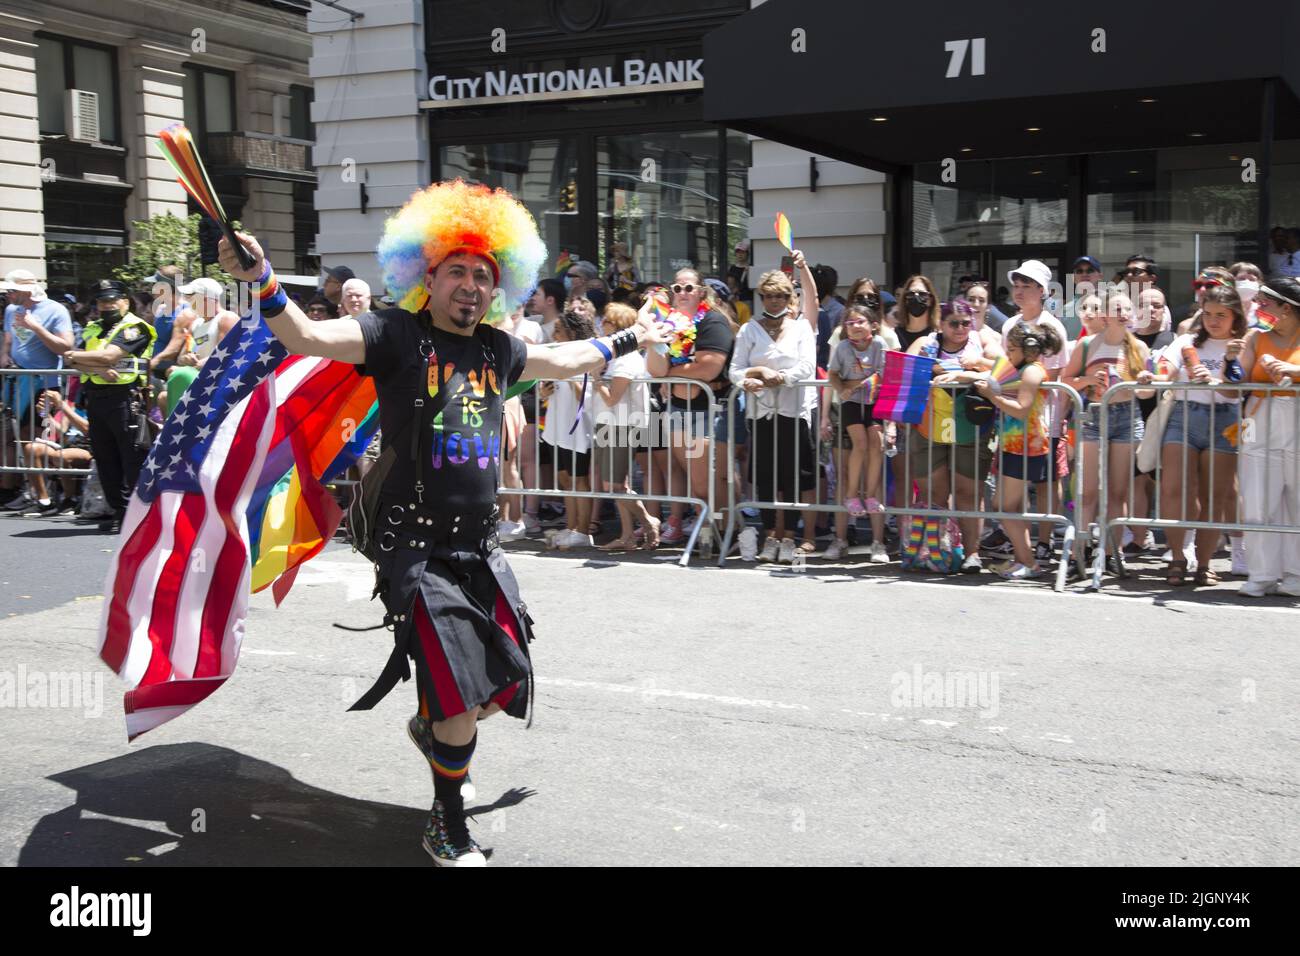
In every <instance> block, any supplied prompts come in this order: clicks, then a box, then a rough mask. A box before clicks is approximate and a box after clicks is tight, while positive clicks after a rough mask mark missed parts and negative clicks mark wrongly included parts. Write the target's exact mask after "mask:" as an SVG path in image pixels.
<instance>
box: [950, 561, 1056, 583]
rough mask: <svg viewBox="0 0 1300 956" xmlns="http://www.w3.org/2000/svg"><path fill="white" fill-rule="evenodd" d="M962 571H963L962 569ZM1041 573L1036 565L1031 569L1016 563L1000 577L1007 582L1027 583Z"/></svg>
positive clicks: (1040, 569)
mask: <svg viewBox="0 0 1300 956" xmlns="http://www.w3.org/2000/svg"><path fill="white" fill-rule="evenodd" d="M963 570H965V569H964V568H963ZM1042 573H1043V569H1042V568H1040V567H1039V566H1038V565H1036V564H1035V565H1033V566H1032V567H1031V566H1029V565H1025V564H1020V563H1019V562H1017V563H1016V564H1013V565H1011V567H1009V568H1007V569H1006V570H1005V571H1003V572H1002V574H1001V576H1002V577H1004V578H1006V579H1007V580H1008V581H1027V580H1030V579H1032V578H1036V577H1038V576H1039V575H1040V574H1042Z"/></svg>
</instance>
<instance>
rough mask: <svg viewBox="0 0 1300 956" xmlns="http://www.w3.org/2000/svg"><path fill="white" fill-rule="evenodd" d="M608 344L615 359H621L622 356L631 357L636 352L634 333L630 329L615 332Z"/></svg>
mask: <svg viewBox="0 0 1300 956" xmlns="http://www.w3.org/2000/svg"><path fill="white" fill-rule="evenodd" d="M609 344H610V347H611V348H612V349H613V350H614V355H615V356H616V357H618V358H622V357H623V356H624V355H631V354H632V353H633V352H635V351H636V350H637V343H636V332H634V331H633V330H632V329H624V330H623V331H621V332H615V333H614V335H613V336H612V337H611V338H610V340H609Z"/></svg>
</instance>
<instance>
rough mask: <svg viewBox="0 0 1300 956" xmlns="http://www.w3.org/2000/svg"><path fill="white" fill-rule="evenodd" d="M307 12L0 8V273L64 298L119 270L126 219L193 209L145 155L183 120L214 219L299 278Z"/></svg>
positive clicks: (227, 6)
mask: <svg viewBox="0 0 1300 956" xmlns="http://www.w3.org/2000/svg"><path fill="white" fill-rule="evenodd" d="M308 9H309V8H308V4H307V3H305V2H296V0H264V2H255V0H223V2H221V3H219V4H213V3H198V2H190V0H176V2H167V3H163V2H159V0H115V2H114V3H112V4H110V5H107V6H106V5H104V4H103V3H102V2H97V0H48V2H42V3H15V2H13V0H0V169H2V170H3V176H2V177H0V183H2V185H0V272H5V271H8V270H10V269H15V268H25V269H28V270H30V271H32V272H34V273H36V274H37V275H38V276H39V277H41V278H42V279H45V280H46V281H47V282H48V284H49V286H50V287H51V288H54V289H66V290H67V291H70V292H73V293H74V294H77V293H78V292H79V290H81V289H84V287H85V286H86V285H87V284H88V283H90V282H93V281H94V280H96V279H100V278H104V277H107V276H108V275H110V274H111V270H112V268H113V267H114V266H117V265H122V264H123V263H125V261H126V259H127V254H128V247H129V244H130V242H131V241H132V238H133V237H132V235H131V223H132V222H133V221H135V220H144V219H148V218H150V217H152V216H155V215H159V214H162V213H167V212H170V213H172V214H174V215H176V216H182V217H183V216H185V215H188V214H189V212H192V211H197V209H196V207H195V206H194V205H193V203H192V201H188V200H187V197H186V195H185V193H184V191H183V190H182V188H181V186H180V185H179V184H178V183H177V182H176V177H175V175H174V173H173V172H172V170H171V168H170V166H168V164H167V162H166V161H165V160H164V159H163V157H162V156H161V154H160V153H159V152H158V151H157V148H156V146H155V143H156V139H157V134H158V132H159V131H160V130H161V129H163V128H164V127H166V126H168V125H170V124H171V123H174V122H178V121H183V122H185V123H186V125H187V126H188V127H189V128H190V129H191V131H192V132H193V133H194V135H195V138H196V140H197V142H198V146H199V149H200V152H201V154H202V155H203V157H204V159H205V161H206V163H207V166H208V171H209V173H210V174H211V176H212V179H213V185H214V188H215V189H216V191H217V193H218V195H219V196H220V197H221V200H222V204H223V205H224V207H225V209H226V212H227V214H228V215H230V216H231V217H233V218H235V219H238V220H240V221H241V222H242V223H243V224H244V225H245V226H246V227H247V228H248V229H250V230H251V231H253V232H255V233H256V234H257V235H258V236H259V237H260V238H261V240H262V242H263V243H264V244H265V245H266V246H267V247H268V248H269V250H270V251H271V253H272V255H273V257H274V258H275V261H276V262H277V263H282V264H283V265H281V269H283V270H284V271H294V272H303V271H306V272H308V273H311V274H314V273H315V272H316V271H317V261H316V253H315V249H314V247H313V246H314V241H315V234H316V231H317V227H316V217H315V212H314V209H313V204H312V192H313V189H314V183H315V173H314V171H313V170H312V168H311V156H310V148H311V144H312V139H313V137H314V131H313V130H312V127H311V122H310V113H309V110H310V103H311V84H310V80H309V79H308V76H307V61H308V58H309V56H310V53H311V38H310V36H309V35H308V33H307V29H306V28H307V24H306V19H307V14H308ZM289 264H292V269H290V268H286V267H287V266H288V265H289Z"/></svg>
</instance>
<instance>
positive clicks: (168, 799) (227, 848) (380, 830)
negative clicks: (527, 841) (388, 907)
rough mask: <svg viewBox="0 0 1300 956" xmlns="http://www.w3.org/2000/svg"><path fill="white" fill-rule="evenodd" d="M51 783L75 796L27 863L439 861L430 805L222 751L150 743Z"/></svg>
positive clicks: (41, 835)
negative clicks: (433, 854)
mask: <svg viewBox="0 0 1300 956" xmlns="http://www.w3.org/2000/svg"><path fill="white" fill-rule="evenodd" d="M49 779H51V780H53V781H55V782H57V783H61V784H63V785H64V786H66V787H69V788H71V789H73V790H75V791H76V793H77V801H76V803H75V804H73V805H72V806H70V807H66V808H64V809H62V810H59V811H58V812H56V813H51V814H49V815H47V816H45V817H43V818H42V819H41V820H40V822H38V823H37V824H36V826H35V828H34V829H33V830H32V832H31V833H30V834H29V835H28V837H27V842H26V843H25V844H24V845H23V848H22V850H21V851H20V853H19V857H18V865H19V866H428V865H431V862H430V860H429V857H428V855H427V854H425V852H424V851H423V850H422V849H421V847H420V834H421V832H422V830H423V828H424V825H425V823H426V821H427V819H428V810H425V809H420V808H415V807H403V806H396V805H394V804H390V803H378V802H375V801H370V800H357V799H355V798H353V797H346V796H342V795H340V794H337V793H333V792H331V791H329V790H322V789H320V788H319V787H313V786H310V785H309V784H305V783H302V782H301V781H298V780H295V779H294V778H293V775H292V774H290V773H289V772H288V771H287V770H285V769H283V768H282V767H277V766H275V765H274V764H271V763H267V762H266V761H264V760H258V759H256V758H253V757H248V756H245V755H244V754H241V753H238V752H236V751H234V750H229V749H227V748H224V747H214V746H211V745H209V744H200V743H188V744H170V745H167V746H160V747H150V748H148V749H146V750H139V751H134V752H132V753H129V754H125V755H123V756H121V757H114V758H113V759H111V760H105V761H103V762H101V763H96V764H89V765H87V766H85V767H78V768H76V769H75V770H67V771H64V772H62V773H59V774H55V775H53V776H51V777H50V778H49ZM528 796H531V791H509V792H507V793H506V794H505V795H503V796H502V797H501V798H499V799H498V800H497V801H495V802H494V803H492V804H489V805H487V806H480V807H471V808H469V813H471V814H472V815H474V816H476V817H478V819H479V825H477V826H472V827H471V833H472V834H473V836H474V837H475V839H478V840H479V841H480V842H483V839H482V838H483V837H484V836H486V835H487V832H488V831H487V828H486V827H485V826H484V825H483V824H484V823H485V822H486V821H484V820H483V814H486V813H490V812H491V811H492V810H494V809H497V808H499V807H506V806H512V805H514V804H517V803H519V802H520V801H522V800H523V799H526V798H527V797H528ZM198 811H201V812H198ZM200 821H201V822H202V826H200V825H199V823H200ZM196 830H197V832H196ZM484 852H485V853H487V854H489V855H490V853H491V851H490V850H487V849H486V848H485V850H484Z"/></svg>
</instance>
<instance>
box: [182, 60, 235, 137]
mask: <svg viewBox="0 0 1300 956" xmlns="http://www.w3.org/2000/svg"><path fill="white" fill-rule="evenodd" d="M184 86H185V125H186V126H188V127H189V128H190V131H191V132H193V133H194V135H195V137H196V138H197V139H198V141H199V145H200V147H202V146H203V145H204V140H205V139H206V138H207V136H208V134H209V133H230V132H233V131H234V128H235V126H234V117H235V105H234V104H235V77H234V74H233V73H227V72H225V71H224V70H212V69H208V68H207V67H203V66H187V67H185V84H184Z"/></svg>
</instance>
